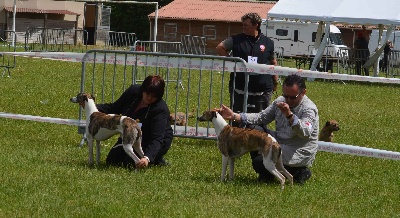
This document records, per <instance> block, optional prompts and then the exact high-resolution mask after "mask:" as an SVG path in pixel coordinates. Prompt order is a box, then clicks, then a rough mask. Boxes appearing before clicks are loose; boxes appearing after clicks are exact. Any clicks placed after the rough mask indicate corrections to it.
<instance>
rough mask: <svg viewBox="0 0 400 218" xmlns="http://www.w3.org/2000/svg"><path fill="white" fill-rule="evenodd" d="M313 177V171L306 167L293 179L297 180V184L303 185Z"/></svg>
mask: <svg viewBox="0 0 400 218" xmlns="http://www.w3.org/2000/svg"><path fill="white" fill-rule="evenodd" d="M311 175H312V173H311V170H310V169H308V168H307V167H306V168H304V169H302V170H300V171H299V172H298V173H296V175H295V176H294V178H293V179H294V180H295V182H297V183H299V184H301V185H303V184H304V183H305V182H306V181H307V180H308V179H310V178H311Z"/></svg>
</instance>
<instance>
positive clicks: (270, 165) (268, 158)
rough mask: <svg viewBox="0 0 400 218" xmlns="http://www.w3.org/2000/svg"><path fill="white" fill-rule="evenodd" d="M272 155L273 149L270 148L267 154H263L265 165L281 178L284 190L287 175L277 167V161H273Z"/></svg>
mask: <svg viewBox="0 0 400 218" xmlns="http://www.w3.org/2000/svg"><path fill="white" fill-rule="evenodd" d="M271 156H272V149H270V151H269V152H268V154H267V155H264V154H263V164H264V167H265V168H266V169H267V170H268V171H269V172H270V173H271V174H272V175H274V176H275V177H276V178H277V179H278V180H279V182H280V183H281V189H282V190H283V189H284V188H285V177H284V176H283V175H282V174H281V173H280V172H279V171H278V170H277V169H276V163H274V161H272V158H271Z"/></svg>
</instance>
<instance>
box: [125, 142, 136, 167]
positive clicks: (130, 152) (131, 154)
mask: <svg viewBox="0 0 400 218" xmlns="http://www.w3.org/2000/svg"><path fill="white" fill-rule="evenodd" d="M123 146H124V151H125V152H126V154H127V155H129V157H131V158H132V159H133V161H135V164H137V163H139V158H138V157H137V156H136V154H135V152H133V148H132V144H124V145H123Z"/></svg>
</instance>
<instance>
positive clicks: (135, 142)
mask: <svg viewBox="0 0 400 218" xmlns="http://www.w3.org/2000/svg"><path fill="white" fill-rule="evenodd" d="M70 101H71V102H73V103H78V104H79V105H80V106H81V107H82V108H83V109H84V110H85V116H86V138H87V141H88V147H89V164H93V140H96V162H97V164H99V163H100V142H101V141H104V140H107V139H109V138H110V137H112V136H114V135H116V134H120V135H121V138H122V144H121V145H120V146H123V148H124V150H125V152H126V153H127V154H128V155H129V156H130V157H131V158H132V159H133V160H134V161H135V164H137V163H138V162H139V160H140V159H139V158H138V157H137V156H136V154H135V153H134V152H133V148H134V149H135V151H136V152H137V153H138V154H139V156H140V158H142V157H144V153H143V150H142V146H141V142H142V131H141V130H140V127H139V126H138V124H137V123H136V121H135V120H133V119H131V118H129V117H127V116H121V115H115V114H105V113H102V112H99V110H98V109H97V107H96V104H95V102H94V99H93V98H92V96H91V95H90V94H87V93H79V94H78V95H77V96H76V97H72V98H71V99H70Z"/></svg>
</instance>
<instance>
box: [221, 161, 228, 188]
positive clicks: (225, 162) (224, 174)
mask: <svg viewBox="0 0 400 218" xmlns="http://www.w3.org/2000/svg"><path fill="white" fill-rule="evenodd" d="M228 160H229V157H226V156H225V155H222V172H221V181H222V182H223V181H224V180H225V176H226V168H227V167H228Z"/></svg>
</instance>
